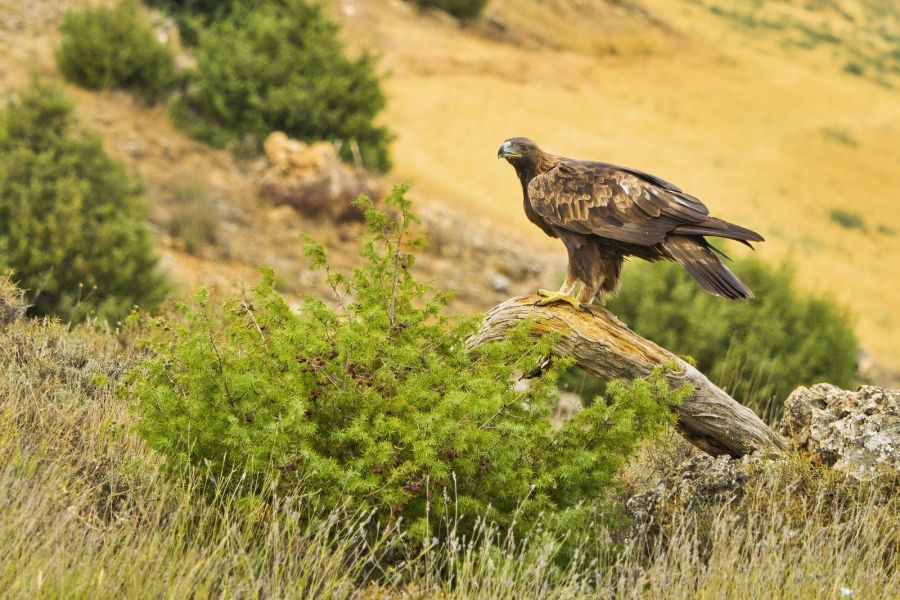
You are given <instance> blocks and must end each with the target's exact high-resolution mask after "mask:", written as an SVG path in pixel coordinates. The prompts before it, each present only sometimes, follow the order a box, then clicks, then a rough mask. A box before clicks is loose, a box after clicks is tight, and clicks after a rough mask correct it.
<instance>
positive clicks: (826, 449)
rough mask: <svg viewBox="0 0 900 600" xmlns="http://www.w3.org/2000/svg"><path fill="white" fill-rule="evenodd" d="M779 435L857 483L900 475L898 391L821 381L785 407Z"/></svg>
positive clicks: (801, 391)
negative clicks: (842, 386)
mask: <svg viewBox="0 0 900 600" xmlns="http://www.w3.org/2000/svg"><path fill="white" fill-rule="evenodd" d="M781 432H782V434H784V435H785V436H787V437H788V438H790V439H791V440H793V442H794V445H795V446H796V448H797V449H798V450H799V451H801V452H807V453H809V454H810V455H811V456H812V457H813V458H814V459H815V460H818V461H821V462H823V463H825V464H827V465H829V466H830V467H832V468H833V469H835V470H838V471H842V472H844V473H847V474H848V475H850V476H851V477H854V478H856V479H871V478H873V477H877V476H878V475H880V474H882V473H885V472H887V473H897V472H898V471H900V391H891V390H885V389H882V388H878V387H873V386H868V385H864V386H861V387H860V388H859V389H858V390H856V391H855V392H851V391H847V390H842V389H840V388H838V387H836V386H833V385H830V384H827V383H821V384H818V385H814V386H813V387H811V388H805V387H801V388H797V389H796V390H794V392H793V393H792V394H791V395H790V397H788V399H787V400H786V401H785V403H784V418H783V419H782V422H781Z"/></svg>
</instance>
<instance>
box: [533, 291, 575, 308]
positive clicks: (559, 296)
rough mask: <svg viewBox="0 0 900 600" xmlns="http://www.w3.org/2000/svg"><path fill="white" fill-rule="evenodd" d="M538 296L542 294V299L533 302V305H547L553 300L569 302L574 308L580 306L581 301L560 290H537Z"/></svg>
mask: <svg viewBox="0 0 900 600" xmlns="http://www.w3.org/2000/svg"><path fill="white" fill-rule="evenodd" d="M538 296H543V299H542V300H538V301H537V302H535V303H534V305H535V306H547V305H548V304H553V303H554V302H565V303H567V304H571V305H572V308H574V309H576V310H577V309H579V308H581V303H580V302H578V298H576V297H575V296H571V295H569V294H564V293H562V292H549V291H547V290H538Z"/></svg>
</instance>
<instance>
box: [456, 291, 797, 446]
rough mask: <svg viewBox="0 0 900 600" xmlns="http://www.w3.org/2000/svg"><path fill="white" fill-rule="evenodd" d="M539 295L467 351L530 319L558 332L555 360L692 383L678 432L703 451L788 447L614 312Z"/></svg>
mask: <svg viewBox="0 0 900 600" xmlns="http://www.w3.org/2000/svg"><path fill="white" fill-rule="evenodd" d="M536 300H539V298H538V297H537V296H522V297H518V298H511V299H509V300H507V301H506V302H504V303H503V304H500V305H499V306H497V307H495V308H494V309H492V310H491V311H490V312H488V313H487V314H486V315H485V318H484V322H483V324H482V326H481V329H480V330H479V331H478V332H477V333H476V334H474V335H473V336H472V337H471V338H469V340H468V342H467V343H468V345H469V347H470V348H474V347H477V346H480V345H481V344H485V343H488V342H491V341H496V340H499V339H502V338H503V337H504V336H505V335H506V332H507V331H508V330H509V329H510V328H511V327H513V326H515V325H516V324H517V323H519V322H521V321H523V320H525V319H529V320H531V321H533V322H534V323H535V327H534V332H535V334H536V335H545V334H550V333H555V334H558V335H559V339H558V341H557V342H556V344H555V345H554V347H553V353H554V354H555V355H557V356H568V357H572V359H573V360H574V361H575V364H576V365H577V366H578V367H580V368H581V369H583V370H584V371H587V372H588V373H591V374H592V375H595V376H597V377H600V378H602V379H627V380H630V379H635V378H637V377H646V376H647V375H649V374H650V373H651V372H652V371H653V369H654V368H657V367H662V368H663V369H665V372H666V376H667V378H668V380H669V384H670V385H671V386H673V387H680V386H681V385H683V384H685V383H689V384H691V386H692V387H693V392H692V393H691V395H690V396H688V397H686V398H685V399H684V401H683V402H682V403H681V404H680V405H679V406H675V407H673V410H674V411H675V413H676V414H677V417H678V429H679V431H680V432H681V433H682V435H684V437H685V438H686V439H687V440H688V441H689V442H691V443H692V444H693V445H695V446H697V447H698V448H700V449H701V450H703V451H705V452H707V453H709V454H712V455H713V456H718V455H720V454H729V455H731V456H733V457H739V456H743V455H744V454H746V453H748V452H754V451H757V450H778V449H784V448H785V443H784V441H783V440H782V438H781V437H779V436H778V434H776V433H775V432H774V431H772V430H771V429H770V428H769V427H768V426H767V425H766V424H765V423H764V422H763V421H762V419H760V418H759V417H758V416H756V414H755V413H754V412H753V411H752V410H750V409H749V408H747V407H746V406H743V405H742V404H740V403H739V402H738V401H736V400H735V399H734V398H732V397H731V396H729V395H728V394H727V393H725V391H723V390H722V389H721V388H719V387H717V386H716V385H714V384H713V383H712V382H711V381H710V380H709V379H707V378H706V376H705V375H703V373H701V372H700V371H698V370H697V369H696V368H695V367H693V366H691V365H690V364H688V363H687V362H685V361H684V360H682V359H681V358H679V357H677V356H676V355H674V354H672V353H671V352H669V351H668V350H666V349H664V348H661V347H659V346H657V345H656V344H654V343H653V342H651V341H649V340H646V339H644V338H642V337H641V336H639V335H637V334H636V333H634V332H633V331H631V330H630V329H628V327H627V326H626V325H625V324H624V323H622V322H621V321H619V320H618V319H617V318H616V317H615V316H614V315H613V314H612V313H610V312H609V311H607V310H605V309H603V308H600V307H592V310H593V313H594V314H593V315H591V314H589V313H588V312H587V311H585V310H576V309H574V308H572V307H571V306H569V305H568V304H565V303H555V304H551V305H549V306H535V305H534V303H535V301H536Z"/></svg>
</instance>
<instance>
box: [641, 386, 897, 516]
mask: <svg viewBox="0 0 900 600" xmlns="http://www.w3.org/2000/svg"><path fill="white" fill-rule="evenodd" d="M780 430H781V433H782V435H784V436H785V437H786V438H787V439H788V440H789V443H792V448H793V449H795V450H796V451H797V452H800V453H803V454H806V455H808V456H809V457H810V458H811V459H812V460H813V461H815V462H818V463H820V464H823V465H827V466H828V467H831V468H832V469H834V470H835V471H839V472H842V473H844V474H846V475H847V477H848V479H847V481H848V482H850V483H853V480H856V481H857V482H864V481H870V480H878V482H879V483H880V482H884V483H886V484H888V485H890V484H891V482H892V481H897V480H898V475H900V391H891V390H886V389H883V388H878V387H873V386H861V387H860V388H859V389H857V390H856V391H848V390H842V389H840V388H838V387H836V386H833V385H830V384H819V385H815V386H812V387H811V388H805V387H801V388H797V389H796V390H794V392H793V393H792V394H791V395H790V397H789V398H788V399H787V400H786V401H785V405H784V417H783V419H782V422H781V426H780ZM787 460H789V457H788V455H786V454H780V453H777V454H772V455H770V456H762V455H760V454H758V453H757V454H751V455H745V456H744V457H742V458H740V459H732V458H729V457H728V456H719V457H718V458H713V457H712V456H709V455H708V454H702V453H698V454H696V455H695V456H693V457H691V458H690V459H688V460H686V461H684V462H682V463H681V464H680V465H678V466H677V467H676V468H674V469H671V470H670V471H669V472H665V473H663V474H662V477H661V480H660V481H659V483H657V484H656V485H655V486H654V487H653V488H651V489H649V490H647V491H644V492H641V493H639V494H635V495H634V496H632V497H631V498H630V499H629V500H628V501H627V502H626V509H627V511H628V513H629V515H630V516H631V517H632V519H633V520H634V524H635V526H636V527H638V528H642V527H643V528H646V527H651V526H657V525H659V524H660V523H664V522H666V521H667V519H668V518H669V516H670V515H672V514H675V513H676V512H677V511H681V510H687V511H691V512H697V511H700V510H703V509H705V508H708V507H711V506H717V505H719V506H720V505H721V504H722V503H726V502H730V501H733V500H735V499H739V498H740V497H741V496H743V495H744V493H745V486H746V485H747V483H748V482H750V481H751V479H752V478H753V477H754V476H756V475H759V474H769V473H771V472H772V469H774V468H776V467H777V465H778V464H786V463H785V461H787ZM882 477H883V478H884V479H883V480H882V479H881V478H882Z"/></svg>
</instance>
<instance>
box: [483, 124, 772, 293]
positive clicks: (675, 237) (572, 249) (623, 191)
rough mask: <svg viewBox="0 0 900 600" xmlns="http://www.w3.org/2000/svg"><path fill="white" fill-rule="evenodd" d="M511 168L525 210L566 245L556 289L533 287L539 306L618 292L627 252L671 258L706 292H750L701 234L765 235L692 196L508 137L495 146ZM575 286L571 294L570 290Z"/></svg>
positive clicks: (741, 238) (754, 238)
mask: <svg viewBox="0 0 900 600" xmlns="http://www.w3.org/2000/svg"><path fill="white" fill-rule="evenodd" d="M497 157H498V158H505V159H506V160H507V161H508V162H509V163H510V164H511V165H512V166H513V167H514V168H515V170H516V175H518V177H519V181H520V182H521V183H522V191H523V192H524V205H525V215H526V216H527V217H528V220H529V221H531V222H532V223H534V224H535V225H537V226H538V227H540V228H541V229H542V230H543V231H544V233H546V234H547V235H549V236H550V237H553V238H559V239H560V240H562V243H563V244H564V245H565V247H566V250H567V251H568V258H569V266H568V269H567V273H566V280H565V282H564V283H563V285H562V287H561V288H560V289H559V292H548V291H546V290H540V291H539V292H538V294H539V295H541V296H542V297H543V298H542V299H541V300H540V301H539V304H542V305H543V304H550V303H552V302H559V301H562V302H568V303H569V304H571V305H572V306H573V307H575V308H578V307H581V308H584V309H586V310H588V311H590V308H589V305H590V304H591V303H592V302H593V301H594V300H595V299H596V300H598V301H600V302H602V301H603V298H604V294H611V295H615V294H616V293H617V292H618V290H619V275H620V273H621V271H622V264H623V262H624V260H625V258H626V257H629V256H636V257H638V258H642V259H644V260H648V261H657V260H674V261H676V262H677V263H678V264H680V265H681V266H682V267H684V268H685V269H686V270H687V272H688V273H690V274H691V276H693V278H694V279H696V280H697V282H698V283H699V284H700V285H701V286H702V287H703V289H705V290H706V291H707V292H709V293H711V294H713V295H716V296H721V297H723V298H728V299H730V300H740V299H745V298H752V297H753V292H751V291H750V288H748V287H747V286H746V285H744V283H743V282H742V281H741V280H740V279H738V278H737V277H736V276H735V274H734V273H732V272H731V271H730V270H729V269H728V267H726V266H725V265H724V264H722V261H721V260H719V257H718V256H717V254H719V255H721V256H722V257H724V258H727V257H726V256H725V255H724V254H723V253H722V252H721V251H719V250H718V249H717V248H715V247H714V246H712V245H711V244H710V243H709V242H708V241H706V237H705V236H714V237H720V238H728V239H732V240H737V241H738V242H741V243H743V244H746V245H747V246H750V247H751V248H752V247H753V246H752V245H751V244H750V242H762V241H764V240H763V237H762V236H761V235H759V234H758V233H756V232H755V231H751V230H749V229H746V228H744V227H741V226H739V225H735V224H733V223H729V222H727V221H723V220H722V219H717V218H716V217H711V216H710V215H709V209H707V208H706V206H705V205H704V204H703V203H702V202H701V201H700V200H698V199H697V198H695V197H694V196H692V195H690V194H688V193H686V192H684V191H682V190H681V188H679V187H678V186H676V185H674V184H672V183H669V182H668V181H666V180H664V179H661V178H659V177H656V176H655V175H650V174H649V173H645V172H643V171H638V170H637V169H629V168H626V167H620V166H616V165H612V164H608V163H603V162H594V161H584V160H574V159H571V158H564V157H562V156H556V155H553V154H550V153H548V152H544V151H543V150H541V149H540V148H539V147H538V146H537V144H535V143H534V142H533V141H531V140H530V139H528V138H524V137H514V138H509V139H507V140H506V141H504V142H503V145H501V146H500V149H499V150H498V152H497ZM579 283H580V284H581V289H580V290H578V293H577V294H576V295H573V294H574V293H575V288H576V287H577V286H578V284H579Z"/></svg>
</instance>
